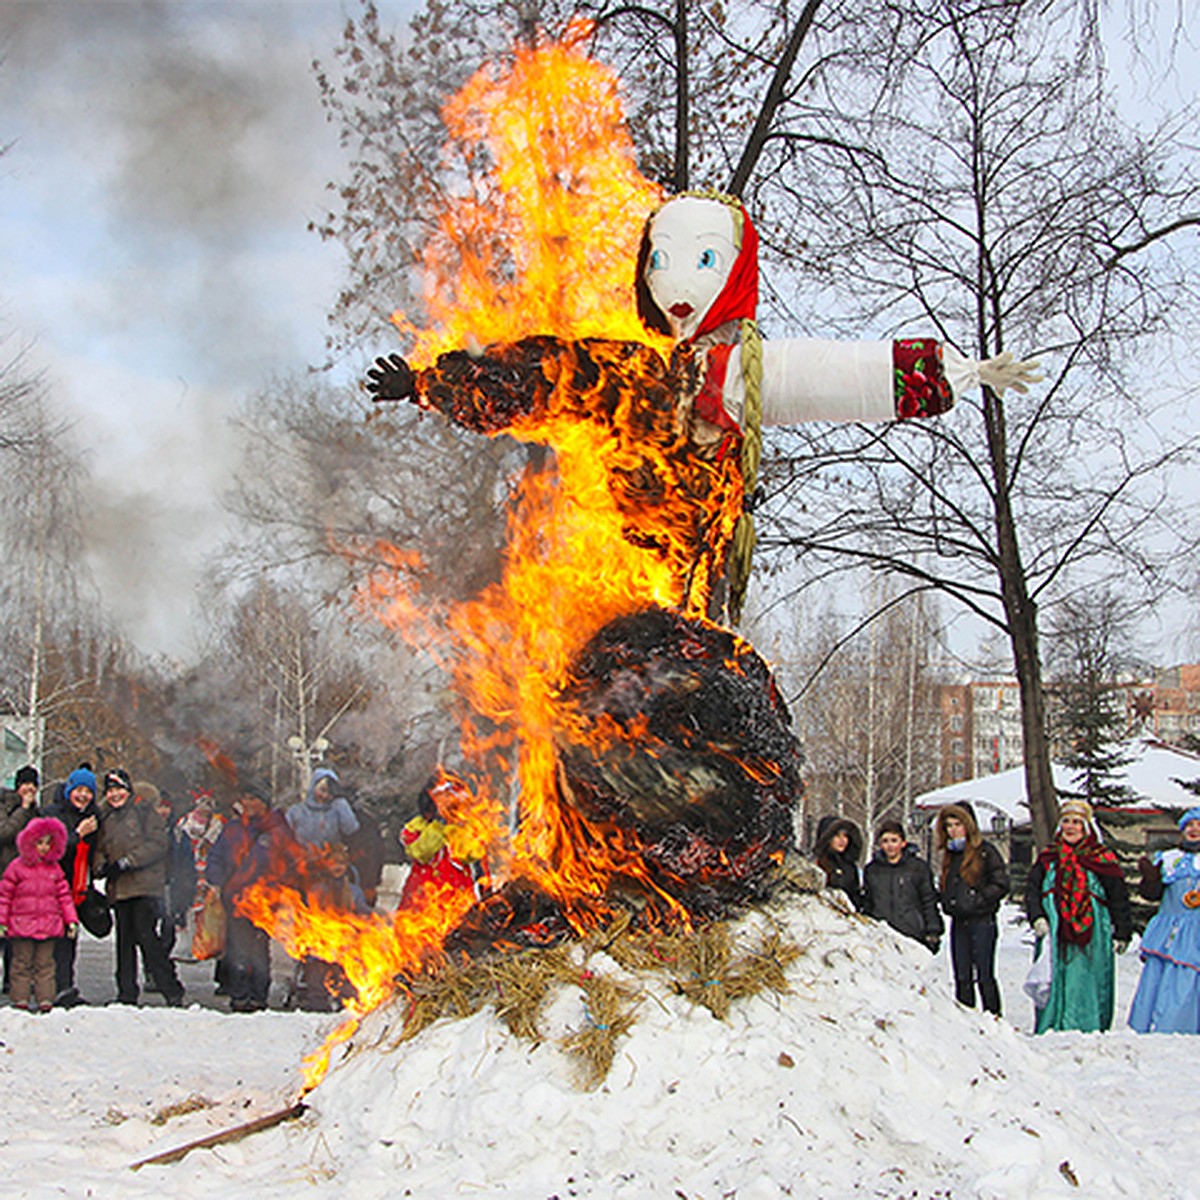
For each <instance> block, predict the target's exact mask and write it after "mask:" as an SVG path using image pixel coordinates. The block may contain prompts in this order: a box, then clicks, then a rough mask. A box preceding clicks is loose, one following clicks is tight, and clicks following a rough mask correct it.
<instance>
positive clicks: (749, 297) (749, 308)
mask: <svg viewBox="0 0 1200 1200" xmlns="http://www.w3.org/2000/svg"><path fill="white" fill-rule="evenodd" d="M718 203H721V202H720V201H718ZM738 208H739V209H740V211H741V214H742V244H741V247H740V248H739V250H738V256H737V258H735V259H734V260H733V266H732V267H731V268H730V270H729V278H728V279H726V280H725V286H724V287H723V288H722V289H721V290H720V292H719V293H718V294H717V298H716V299H715V300H714V301H713V302H712V304H711V305H710V306H709V309H708V312H706V313H705V314H704V319H703V320H702V321H701V322H700V324H699V326H698V327H697V329H696V332H695V333H694V334H692V340H695V339H696V338H698V337H701V336H703V335H704V334H706V333H711V332H712V331H713V330H714V329H716V328H717V326H718V325H724V324H725V322H726V321H735V320H740V319H741V318H742V317H749V318H750V319H751V320H753V319H754V314H755V313H756V312H757V311H758V231H757V230H756V229H755V228H754V225H753V224H752V223H751V221H750V214H749V213H747V212H746V209H745V206H744V205H741V204H739V205H738Z"/></svg>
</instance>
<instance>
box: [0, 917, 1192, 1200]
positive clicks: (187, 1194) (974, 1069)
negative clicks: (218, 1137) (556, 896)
mask: <svg viewBox="0 0 1200 1200" xmlns="http://www.w3.org/2000/svg"><path fill="white" fill-rule="evenodd" d="M774 916H775V919H777V920H781V921H782V922H783V924H784V925H785V927H786V931H787V933H788V934H789V935H790V937H791V938H792V939H793V940H795V941H796V942H798V943H799V944H800V945H802V946H803V947H805V953H804V954H803V955H802V956H801V957H800V958H799V960H798V961H797V962H796V963H795V964H794V965H793V966H792V967H791V968H790V969H789V980H790V982H791V986H792V993H791V994H790V995H788V996H782V997H781V996H778V995H776V994H774V993H766V994H764V995H762V996H759V997H756V998H753V999H750V1000H747V1001H743V1002H741V1003H739V1004H737V1005H735V1006H734V1008H733V1010H732V1012H731V1014H730V1016H729V1018H728V1020H726V1021H718V1020H717V1019H716V1018H714V1017H713V1016H712V1015H710V1013H709V1012H708V1011H707V1010H706V1009H703V1008H697V1007H695V1006H693V1005H692V1004H691V1003H690V1002H689V1001H688V1000H686V999H685V998H684V997H682V996H678V995H674V994H672V993H671V991H670V989H669V988H667V987H665V986H658V985H657V984H653V983H651V982H650V981H648V980H647V978H646V977H645V976H638V977H637V980H636V983H637V985H638V986H639V987H640V988H642V989H643V990H644V991H645V992H646V994H645V996H644V998H643V1000H642V1002H641V1005H640V1008H639V1010H638V1020H637V1023H636V1024H635V1025H634V1026H633V1029H632V1031H631V1032H630V1034H629V1035H628V1036H627V1037H626V1038H625V1039H623V1041H622V1042H621V1044H620V1046H619V1049H618V1051H617V1054H616V1058H615V1061H614V1064H613V1067H612V1070H611V1072H610V1074H609V1076H608V1080H607V1082H606V1084H604V1085H603V1086H602V1087H601V1088H600V1089H598V1090H597V1091H594V1092H581V1091H579V1090H577V1089H576V1088H575V1086H574V1085H573V1083H572V1082H571V1075H570V1068H569V1064H568V1061H567V1059H566V1057H565V1056H564V1055H563V1053H562V1052H561V1051H560V1050H559V1049H558V1047H557V1045H555V1044H554V1043H555V1039H556V1038H557V1037H558V1036H560V1035H561V1034H563V1033H564V1032H566V1031H568V1030H571V1029H576V1028H578V1027H579V1026H580V1025H581V1024H582V1023H583V1021H584V1019H585V1012H584V1008H583V1004H582V993H580V992H579V991H578V990H576V989H574V988H568V989H566V990H565V991H563V992H562V993H561V994H560V995H559V997H558V999H557V1000H556V1001H555V1002H554V1003H553V1005H552V1006H551V1008H550V1010H549V1012H548V1014H547V1019H546V1022H545V1024H546V1033H547V1035H548V1037H547V1040H546V1041H545V1042H543V1043H542V1044H541V1045H540V1046H539V1047H538V1048H532V1047H531V1046H530V1045H529V1044H528V1043H525V1042H519V1041H517V1040H515V1039H514V1038H513V1037H511V1036H510V1035H509V1034H508V1033H507V1032H505V1030H504V1029H503V1027H502V1026H501V1025H500V1024H499V1023H498V1022H497V1021H496V1019H495V1018H494V1017H493V1016H492V1015H491V1013H490V1012H484V1013H480V1014H478V1015H476V1016H474V1017H471V1018H469V1019H467V1020H463V1021H458V1022H441V1023H439V1024H437V1025H434V1026H432V1027H430V1028H429V1029H427V1030H425V1031H424V1033H422V1034H421V1035H420V1036H419V1037H418V1038H417V1039H415V1040H414V1041H412V1042H408V1043H405V1044H403V1045H400V1046H397V1045H395V1035H396V1031H397V1029H398V1026H399V1016H398V1014H397V1013H396V1012H395V1011H394V1010H388V1009H386V1008H385V1009H383V1010H380V1011H379V1012H377V1013H375V1014H372V1015H371V1016H370V1017H369V1018H368V1019H367V1020H366V1021H365V1022H364V1024H363V1026H362V1028H361V1029H360V1030H359V1031H358V1033H357V1034H356V1035H355V1037H354V1038H353V1039H352V1040H351V1041H350V1043H348V1045H347V1046H346V1047H342V1048H339V1049H337V1050H335V1052H334V1065H333V1067H332V1069H331V1070H330V1073H329V1075H328V1076H327V1077H326V1079H325V1081H324V1082H323V1083H322V1084H321V1085H320V1086H319V1087H318V1088H317V1089H316V1090H315V1091H313V1092H312V1093H311V1094H310V1095H309V1096H308V1097H307V1102H308V1104H309V1109H308V1111H307V1112H306V1113H305V1115H304V1116H303V1117H301V1118H300V1119H299V1120H296V1121H292V1122H288V1123H285V1124H282V1125H279V1126H277V1127H275V1128H273V1129H270V1130H268V1131H266V1132H261V1133H257V1134H254V1135H253V1136H251V1137H248V1138H246V1139H245V1140H243V1141H241V1142H238V1143H235V1144H226V1145H222V1146H219V1147H216V1148H215V1149H211V1150H201V1151H196V1152H193V1153H192V1154H190V1155H189V1156H188V1157H186V1158H185V1159H183V1160H182V1161H181V1162H178V1163H175V1164H172V1165H169V1166H147V1167H143V1168H142V1169H141V1170H138V1171H134V1170H132V1169H131V1168H130V1164H132V1163H134V1162H136V1161H137V1160H139V1159H142V1158H144V1157H146V1156H148V1155H150V1154H153V1153H156V1152H158V1151H161V1150H166V1149H170V1148H173V1147H176V1146H179V1145H181V1144H182V1143H184V1142H188V1141H191V1140H192V1139H195V1138H199V1137H203V1136H205V1135H206V1134H208V1133H212V1132H214V1131H216V1130H219V1129H221V1128H224V1127H227V1126H229V1125H232V1124H236V1123H237V1122H240V1121H244V1120H247V1119H249V1118H252V1117H254V1116H256V1115H259V1114H261V1113H266V1112H269V1111H271V1110H274V1109H278V1108H280V1107H283V1106H285V1105H287V1104H289V1103H291V1102H292V1101H293V1100H294V1099H295V1098H296V1096H297V1094H298V1091H299V1075H298V1067H299V1064H300V1060H301V1058H302V1056H303V1055H304V1054H305V1053H307V1052H308V1051H310V1050H312V1049H313V1048H314V1047H316V1046H317V1045H318V1044H319V1043H320V1042H321V1040H322V1038H323V1036H324V1035H325V1033H327V1032H328V1031H329V1030H330V1029H332V1028H333V1027H334V1026H335V1025H336V1024H337V1022H338V1018H336V1017H330V1016H317V1015H312V1014H305V1013H291V1012H288V1013H284V1012H268V1013H261V1014H256V1015H239V1016H230V1015H225V1014H223V1013H220V1012H216V1011H213V1010H211V1009H201V1008H199V1007H195V1008H192V1009H188V1010H185V1011H176V1010H170V1009H165V1008H144V1009H140V1010H133V1009H128V1008H87V1009H75V1010H71V1011H55V1012H53V1013H51V1014H49V1015H48V1016H45V1017H36V1016H31V1015H29V1014H26V1013H24V1012H18V1011H15V1010H12V1009H9V1008H4V1009H0V1102H2V1109H0V1111H2V1113H3V1117H2V1119H0V1165H2V1170H0V1197H5V1198H8V1197H29V1198H30V1200H43V1198H47V1197H63V1196H69V1197H73V1198H75V1197H97V1198H100V1200H109V1198H113V1197H117V1198H124V1197H141V1196H146V1197H150V1196H155V1197H158V1196H163V1195H167V1196H170V1197H171V1198H172V1200H193V1198H194V1200H213V1198H214V1197H217V1198H219V1200H273V1198H276V1197H279V1198H282V1197H289V1198H290V1197H295V1196H314V1197H325V1196H329V1197H332V1196H339V1197H341V1196H345V1197H352V1198H353V1200H374V1198H376V1197H378V1198H381V1200H382V1198H383V1197H388V1198H389V1200H390V1198H392V1197H408V1196H411V1197H415V1198H419V1200H447V1198H448V1197H458V1196H472V1197H488V1196H505V1197H519V1198H522V1200H549V1198H550V1197H558V1198H559V1200H566V1198H567V1197H572V1196H591V1197H639V1198H641V1197H663V1198H664V1200H670V1198H671V1197H683V1198H685V1200H699V1198H701V1197H703V1198H704V1200H720V1198H722V1197H727V1198H732V1197H736V1198H737V1200H767V1198H774V1197H784V1196H792V1197H806V1198H807V1197H825V1198H831V1200H835V1198H838V1197H855V1196H879V1197H895V1198H897V1200H898V1198H899V1197H921V1198H928V1200H933V1198H938V1200H946V1198H949V1197H962V1198H965V1197H1005V1198H1007V1197H1031V1198H1037V1200H1042V1198H1052V1197H1060V1196H1061V1197H1065V1196H1087V1197H1110V1196H1111V1197H1116V1196H1139V1197H1155V1198H1156V1200H1166V1198H1172V1197H1180V1198H1183V1197H1188V1196H1192V1195H1194V1191H1195V1180H1196V1179H1198V1178H1200V1143H1198V1142H1197V1139H1196V1137H1195V1134H1194V1130H1195V1125H1194V1121H1195V1109H1196V1100H1197V1086H1196V1083H1195V1079H1196V1073H1195V1070H1194V1068H1193V1066H1192V1065H1191V1064H1192V1059H1193V1057H1194V1054H1195V1051H1196V1049H1197V1048H1198V1047H1197V1044H1196V1043H1193V1042H1191V1041H1189V1040H1187V1039H1185V1038H1182V1037H1180V1036H1167V1037H1163V1036H1149V1037H1138V1036H1136V1035H1135V1034H1133V1033H1131V1032H1130V1031H1129V1030H1128V1029H1126V1028H1125V1027H1124V1016H1125V1013H1126V1012H1127V1011H1128V1006H1129V1001H1130V999H1131V997H1132V993H1133V989H1134V987H1135V986H1136V982H1137V973H1138V969H1139V968H1138V963H1137V957H1136V952H1135V950H1131V951H1130V952H1129V954H1127V955H1126V956H1125V957H1124V958H1123V959H1122V960H1120V971H1119V994H1118V1023H1119V1028H1118V1029H1117V1030H1116V1031H1115V1032H1112V1033H1109V1034H1095V1035H1084V1034H1052V1035H1048V1036H1045V1037H1041V1038H1035V1037H1032V1036H1031V1035H1030V1034H1029V1032H1028V1030H1029V1026H1030V1020H1029V1018H1030V1008H1029V1005H1028V1002H1027V1001H1026V1000H1025V998H1024V996H1023V995H1022V993H1021V986H1020V985H1021V980H1022V978H1023V977H1024V973H1025V968H1026V964H1027V961H1028V947H1027V946H1025V945H1023V944H1022V937H1023V936H1027V935H1026V934H1025V931H1024V928H1023V926H1022V925H1020V924H1019V923H1016V918H1015V910H1006V912H1005V914H1004V917H1005V921H1004V930H1003V935H1002V940H1001V951H1000V964H1001V983H1002V987H1003V990H1004V999H1005V1004H1006V1006H1007V1009H1008V1013H1007V1015H1006V1016H1005V1018H1003V1019H1001V1020H995V1019H993V1018H991V1017H989V1016H986V1015H983V1014H981V1013H978V1012H971V1011H965V1010H963V1009H960V1008H959V1007H958V1006H957V1005H956V1004H955V1003H954V1001H953V999H952V998H951V987H950V979H949V964H948V962H947V960H946V954H945V951H944V950H943V952H942V953H941V954H940V955H938V956H937V958H931V957H930V956H929V955H928V954H927V953H926V952H925V951H924V950H922V949H921V948H920V947H918V946H916V945H915V944H912V943H906V942H902V941H901V940H900V939H898V938H896V937H895V936H894V935H892V934H891V932H890V931H889V930H886V929H884V928H882V927H880V926H878V925H876V924H874V923H871V922H867V921H865V920H863V919H861V918H854V917H849V916H846V915H844V914H842V913H840V912H838V911H836V910H835V909H834V908H833V907H831V906H830V905H829V904H828V903H827V902H825V901H824V900H823V899H821V898H818V897H797V898H794V899H792V900H790V901H788V902H787V904H786V905H785V906H784V907H783V908H782V909H780V910H778V911H777V912H776V913H775V914H774ZM762 919H763V918H762V917H761V916H755V917H752V918H750V919H749V924H751V925H753V924H754V923H756V922H759V921H761V920H762ZM588 965H589V967H590V968H591V969H592V970H593V971H597V972H601V973H605V974H611V975H613V976H619V975H621V970H620V968H619V967H618V966H617V965H616V964H615V963H613V962H612V961H611V960H608V959H607V958H605V957H603V956H597V957H593V959H592V960H591V961H590V962H589V964H588ZM189 1109H190V1110H191V1111H187V1110H189Z"/></svg>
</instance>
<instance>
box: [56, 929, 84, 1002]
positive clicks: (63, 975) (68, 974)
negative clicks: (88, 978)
mask: <svg viewBox="0 0 1200 1200" xmlns="http://www.w3.org/2000/svg"><path fill="white" fill-rule="evenodd" d="M78 946H79V941H78V939H77V938H69V937H60V938H55V939H54V991H55V994H56V995H59V996H61V995H63V994H64V993H69V992H73V991H74V990H75V951H76V949H77V947H78Z"/></svg>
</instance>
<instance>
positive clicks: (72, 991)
mask: <svg viewBox="0 0 1200 1200" xmlns="http://www.w3.org/2000/svg"><path fill="white" fill-rule="evenodd" d="M96 801H97V796H96V776H95V774H94V773H93V772H92V769H91V767H90V766H88V765H87V764H86V763H84V764H81V765H80V766H78V767H76V768H75V770H74V771H72V772H71V773H70V775H68V776H67V778H66V782H65V783H64V784H63V785H62V791H61V793H60V794H59V795H58V796H56V798H55V799H54V801H53V802H52V803H51V804H50V806H49V807H48V808H47V810H46V816H48V817H54V818H56V819H57V820H59V821H61V822H62V823H63V825H65V826H66V829H67V846H66V849H65V850H64V851H63V856H62V858H61V859H60V864H61V866H62V870H63V874H64V875H65V876H66V877H67V883H69V884H70V885H71V900H72V902H73V903H74V904H75V907H76V908H78V907H79V903H80V901H81V900H82V899H83V897H84V895H85V894H86V893H87V889H88V884H89V883H90V881H91V864H92V852H93V848H94V846H95V843H96V837H97V835H98V833H99V830H100V810H99V808H98V807H97V803H96ZM77 945H78V940H77V939H76V938H70V937H61V938H58V939H57V940H56V941H55V943H54V986H55V993H56V994H55V999H54V1003H55V1004H56V1005H57V1006H58V1007H59V1008H72V1007H74V1006H75V1005H77V1004H82V1003H83V997H82V996H81V995H80V994H79V989H78V988H77V987H76V986H75V950H76V947H77Z"/></svg>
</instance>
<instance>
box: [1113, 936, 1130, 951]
mask: <svg viewBox="0 0 1200 1200" xmlns="http://www.w3.org/2000/svg"><path fill="white" fill-rule="evenodd" d="M1113 949H1114V950H1115V951H1116V952H1117V953H1118V954H1124V953H1125V951H1126V950H1128V949H1129V939H1128V938H1117V939H1116V941H1114V942H1113Z"/></svg>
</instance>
